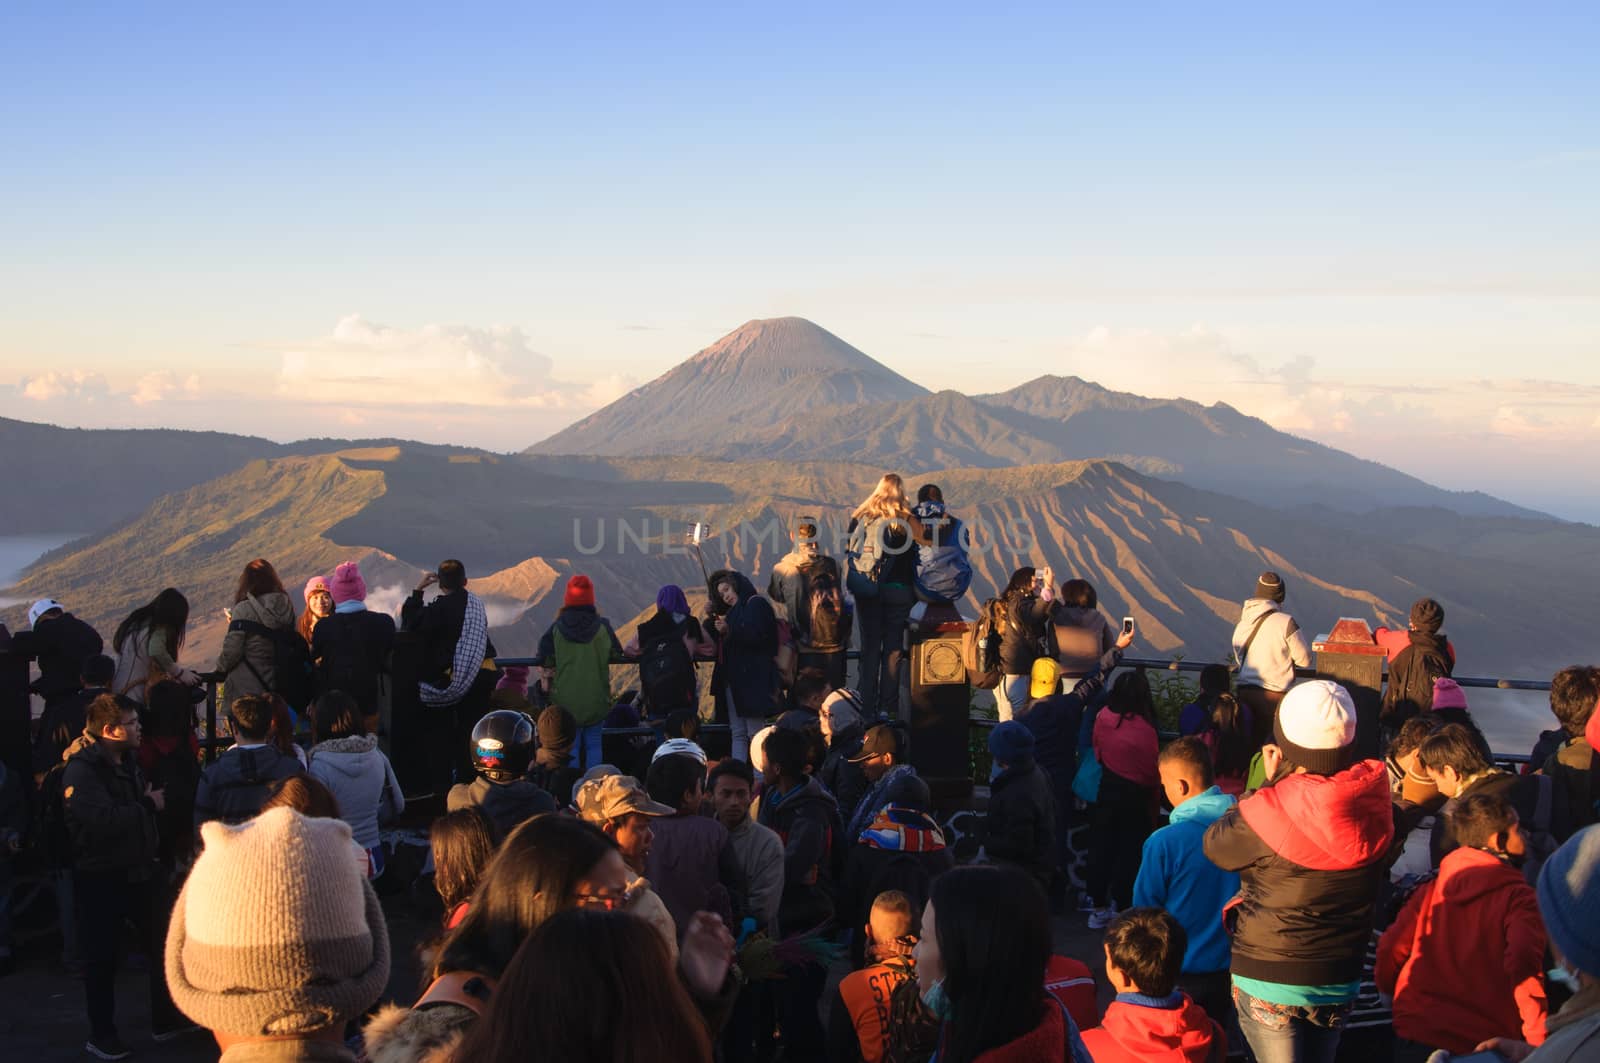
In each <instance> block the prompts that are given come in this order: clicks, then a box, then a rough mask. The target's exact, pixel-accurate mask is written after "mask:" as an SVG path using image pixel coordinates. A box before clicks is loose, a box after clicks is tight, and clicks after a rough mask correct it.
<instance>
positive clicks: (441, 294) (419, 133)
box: [0, 0, 1600, 523]
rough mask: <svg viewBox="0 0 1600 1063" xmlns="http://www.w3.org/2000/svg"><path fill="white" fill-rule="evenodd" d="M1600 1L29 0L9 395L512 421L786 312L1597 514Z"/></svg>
mask: <svg viewBox="0 0 1600 1063" xmlns="http://www.w3.org/2000/svg"><path fill="white" fill-rule="evenodd" d="M1597 46H1600V8H1597V7H1595V6H1594V5H1593V4H1560V3H1545V4H1538V5H1507V4H1500V3H1483V4H1478V3H1449V4H1426V3H1421V4H1406V5H1392V4H1390V5H1378V4H1359V3H1347V4H1337V5H1334V4H1328V5H1319V6H1318V7H1316V8H1312V7H1311V6H1310V5H1286V4H1261V5H1251V4H1244V3H1240V4H1226V5H1223V4H1193V3H1174V4H1160V3H1149V4H1139V5H1131V4H1128V5H1124V4H1101V5H1081V4H1051V5H1039V6H1025V5H1023V6H1013V5H972V4H961V5H941V4H933V3H916V4H912V3H897V2H890V3H880V4H872V5H863V4H852V5H840V4H826V3H810V4H806V5H790V6H788V7H773V6H769V5H735V4H724V5H696V4H690V3H681V4H648V5H643V4H641V5H632V4H621V3H616V4H606V5H583V6H581V9H580V6H579V5H561V6H553V5H537V4H517V5H494V4H475V3H462V4H454V5H437V4H427V5H423V4H415V5H408V4H401V3H381V4H360V3H346V4H339V5H323V4H315V5H313V4H295V3H280V4H272V5H216V4H204V5H202V4H190V5H186V4H181V3H161V4H155V3H102V4H95V3H84V4H74V5H61V4H53V3H43V2H40V3H33V2H26V0H22V2H18V0H13V2H11V3H7V4H5V5H3V6H0V99H3V100H4V103H3V104H0V416H8V417H18V418H24V419H27V420H36V421H49V422H53V423H57V424H67V425H81V426H91V427H98V426H113V425H115V426H126V425H134V426H166V427H183V428H215V429H222V430H229V431H237V432H246V433H253V434H260V435H265V436H269V437H272V438H276V439H293V438H300V437H306V436H351V437H356V436H367V437H372V436H401V437H407V438H416V439H424V440H428V441H436V442H451V443H460V444H472V445H479V446H485V447H489V448H492V449H497V450H515V449H520V448H522V447H524V446H527V445H528V444H531V443H533V442H535V441H537V440H538V439H541V438H543V437H544V436H546V435H549V434H550V433H551V432H553V431H555V430H557V429H559V428H560V427H562V426H564V425H565V424H568V423H570V422H571V421H573V420H576V419H577V418H579V417H581V416H583V415H584V414H586V413H588V412H590V411H592V410H594V409H596V408H598V407H599V406H600V405H603V404H604V403H606V402H608V401H610V400H611V399H613V398H615V397H617V396H619V395H621V394H622V393H624V392H625V391H626V390H628V389H629V388H631V387H633V386H636V385H638V384H640V383H643V382H645V381H648V380H650V379H653V378H654V377H656V376H658V375H660V374H661V373H663V372H665V371H666V370H668V369H669V368H671V367H672V366H673V365H674V364H676V363H677V362H679V361H682V360H683V359H684V358H687V357H689V356H690V355H692V354H693V353H694V352H695V351H697V350H699V349H701V348H703V347H705V346H707V345H709V344H711V343H712V342H714V341H715V340H716V339H717V338H718V337H719V336H721V335H723V334H724V333H726V332H728V331H730V330H732V329H733V328H735V327H737V326H738V325H740V324H741V323H743V322H744V321H747V320H749V319H752V318H762V317H776V316H783V315H799V316H803V317H807V318H809V319H811V320H813V321H815V322H817V323H818V324H820V325H822V326H823V327H825V328H827V329H829V330H830V331H832V332H835V333H836V334H838V335H839V336H841V337H843V338H844V339H846V340H848V341H849V342H851V343H852V344H854V345H855V346H857V347H859V348H861V349H862V350H864V351H865V352H867V353H868V354H870V355H872V356H873V357H875V358H877V359H878V360H880V361H882V362H884V363H886V364H888V365H889V366H891V367H893V368H894V369H896V370H897V371H899V372H901V373H903V374H904V375H906V376H908V377H910V378H912V379H914V380H916V381H917V382H919V383H921V384H924V385H925V386H928V387H930V388H954V389H957V390H963V391H967V392H969V393H980V392H986V391H994V390H1000V389H1002V388H1007V387H1011V386H1014V385H1016V384H1019V383H1022V382H1023V381H1026V380H1029V379H1032V378H1033V377H1036V376H1038V375H1040V374H1041V373H1046V372H1050V373H1075V374H1077V375H1079V376H1083V377H1085V378H1087V379H1091V380H1095V381H1097V382H1099V383H1102V384H1104V385H1106V386H1108V387H1113V388H1117V389H1120V390H1127V391H1134V392H1137V393H1140V394H1145V395H1152V396H1163V397H1172V396H1181V397H1185V398H1191V399H1195V400H1197V401H1202V402H1207V403H1209V402H1215V401H1225V402H1228V403H1230V404H1231V405H1233V406H1236V407H1237V408H1239V409H1241V410H1244V411H1245V412H1247V413H1251V414H1254V415H1257V416H1260V417H1262V418H1264V419H1266V420H1268V421H1269V422H1270V423H1272V424H1274V425H1276V426H1278V427H1280V428H1283V429H1285V430H1288V431H1292V432H1295V433H1296V434H1299V435H1303V436H1306V437H1309V438H1313V439H1317V440H1319V441H1322V442H1326V443H1330V444H1332V445H1334V446H1338V447H1341V448H1343V449H1346V450H1349V451H1351V452H1353V453H1356V454H1358V455H1360V456H1362V457H1368V458H1373V459H1376V460H1380V461H1383V462H1385V463H1386V464H1390V465H1393V466H1395V467H1397V468H1400V469H1403V470H1405V471H1407V472H1411V473H1414V474H1416V475H1420V476H1423V477H1424V478H1426V479H1429V480H1431V481H1433V482H1436V483H1439V484H1440V485H1442V486H1446V487H1452V488H1475V489H1481V490H1486V491H1490V492H1492V493H1494V494H1498V495H1500V496H1502V497H1505V498H1509V499H1511V500H1512V501H1516V502H1520V503H1523V504H1525V505H1531V506H1534V507H1536V508H1540V509H1544V510H1546V511H1548V512H1552V513H1556V514H1557V515H1559V516H1563V517H1567V518H1570V519H1584V520H1589V521H1593V522H1596V523H1600V197H1597V196H1596V195H1595V192H1594V190H1595V189H1596V188H1600V117H1597V116H1600V91H1597V90H1600V66H1597V64H1595V63H1594V61H1593V56H1594V55H1595V54H1596V51H1597Z"/></svg>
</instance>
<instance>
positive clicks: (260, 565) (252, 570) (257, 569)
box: [233, 557, 292, 605]
mask: <svg viewBox="0 0 1600 1063" xmlns="http://www.w3.org/2000/svg"><path fill="white" fill-rule="evenodd" d="M286 593H288V592H287V591H285V590H284V589H283V580H281V579H279V578H278V570H277V569H275V568H273V567H272V562H271V561H268V560H267V559H266V558H264V557H258V558H256V559H255V560H254V561H252V562H250V563H249V564H248V565H246V566H244V571H243V572H241V573H239V586H238V587H236V588H234V591H233V604H234V605H238V604H239V603H240V602H242V601H244V600H245V599H246V598H249V597H250V596H252V595H254V596H255V597H257V598H260V597H262V596H263V595H267V594H286ZM291 605H292V603H291Z"/></svg>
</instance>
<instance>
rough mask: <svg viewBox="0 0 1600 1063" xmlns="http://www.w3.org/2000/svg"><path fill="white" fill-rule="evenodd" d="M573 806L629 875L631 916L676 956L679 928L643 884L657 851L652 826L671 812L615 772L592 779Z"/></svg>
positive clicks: (634, 781) (646, 883) (582, 787)
mask: <svg viewBox="0 0 1600 1063" xmlns="http://www.w3.org/2000/svg"><path fill="white" fill-rule="evenodd" d="M573 804H574V805H576V806H577V809H578V815H579V816H580V817H582V818H583V819H584V821H586V822H588V823H591V824H593V825H594V826H596V827H598V828H600V830H601V832H602V833H604V834H605V836H606V837H608V838H610V839H611V841H612V842H613V843H614V844H615V845H616V847H617V852H618V853H619V854H620V855H621V857H622V862H623V865H624V866H625V867H626V869H627V877H626V884H627V891H628V895H629V899H630V904H629V908H630V910H631V911H632V912H633V913H634V914H635V915H637V916H639V917H640V918H641V919H644V920H647V921H648V922H649V923H650V924H651V925H652V926H654V927H655V928H656V931H657V932H658V933H660V935H661V939H662V940H663V941H665V942H666V943H667V947H668V948H669V949H671V950H672V952H673V954H674V955H676V954H677V948H678V931H679V929H680V928H679V927H678V925H677V922H676V921H675V920H674V919H673V918H672V913H671V912H668V911H667V906H666V904H665V903H663V902H662V900H661V897H660V896H659V895H658V894H657V893H656V891H655V890H654V889H653V888H652V884H651V882H650V880H649V879H647V878H645V872H646V871H647V870H648V869H649V866H650V850H651V849H652V848H653V847H654V846H655V840H656V832H655V824H656V821H657V820H659V819H661V818H663V817H665V816H670V815H672V814H673V812H674V811H675V809H673V808H671V807H670V806H668V805H663V804H661V803H660V802H658V801H652V800H651V799H650V795H649V794H648V793H647V792H646V791H645V788H644V786H643V785H642V784H641V783H640V782H639V780H638V779H635V778H633V777H632V776H630V775H619V774H617V771H616V769H615V768H612V769H611V770H610V771H609V773H607V774H592V777H591V778H589V779H587V780H586V781H584V782H583V783H582V784H581V785H580V786H579V787H578V795H577V798H576V799H575V800H574V801H573ZM684 929H687V928H684Z"/></svg>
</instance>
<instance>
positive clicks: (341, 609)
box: [307, 561, 395, 734]
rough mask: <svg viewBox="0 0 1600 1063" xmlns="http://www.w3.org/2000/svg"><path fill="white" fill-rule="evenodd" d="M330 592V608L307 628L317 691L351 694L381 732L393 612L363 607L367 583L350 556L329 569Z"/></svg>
mask: <svg viewBox="0 0 1600 1063" xmlns="http://www.w3.org/2000/svg"><path fill="white" fill-rule="evenodd" d="M328 592H329V597H330V598H331V599H332V601H333V613H332V614H331V615H330V616H326V617H323V618H322V619H321V620H319V621H318V622H317V626H316V628H315V629H314V630H313V631H312V632H311V659H312V661H313V662H314V664H315V667H316V688H317V693H318V694H326V693H329V692H331V691H335V690H337V691H340V692H341V693H344V694H348V695H350V696H351V697H352V698H355V700H356V704H357V705H358V706H359V707H360V709H361V715H362V718H363V720H364V722H365V726H366V728H367V732H368V733H369V734H379V733H381V732H382V731H383V728H382V727H381V726H380V722H381V720H382V718H383V710H384V708H385V707H386V703H387V701H388V693H389V683H388V676H389V672H390V655H391V654H392V652H393V650H394V636H395V630H394V617H392V616H390V615H389V614H388V613H378V612H372V611H369V610H368V609H367V604H366V597H367V583H366V580H364V579H362V578H361V566H360V565H358V564H357V563H356V562H354V561H345V562H343V563H341V564H340V565H339V566H338V567H337V568H335V569H334V570H333V576H332V577H330V578H329V580H328ZM309 611H310V610H307V612H309Z"/></svg>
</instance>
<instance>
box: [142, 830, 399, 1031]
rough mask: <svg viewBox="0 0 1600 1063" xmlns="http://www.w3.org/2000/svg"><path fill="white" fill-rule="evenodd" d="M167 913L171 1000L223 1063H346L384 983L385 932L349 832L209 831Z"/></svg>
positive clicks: (386, 966)
mask: <svg viewBox="0 0 1600 1063" xmlns="http://www.w3.org/2000/svg"><path fill="white" fill-rule="evenodd" d="M201 837H202V839H203V841H204V847H203V848H202V850H201V853H200V856H199V859H197V860H196V861H195V864H194V868H193V870H192V871H191V872H190V873H189V878H188V880H187V881H186V882H185V883H184V887H183V891H182V892H181V893H180V894H179V895H178V901H177V904H176V906H174V908H173V910H172V921H171V923H170V925H169V928H168V931H167V944H166V963H165V969H166V975H167V984H168V985H169V986H170V987H171V990H172V999H173V1001H174V1002H175V1003H176V1004H177V1006H178V1008H179V1009H180V1010H181V1011H182V1012H183V1013H184V1014H185V1015H187V1016H188V1017H189V1018H191V1019H193V1020H194V1021H195V1022H197V1023H199V1024H200V1025H201V1026H204V1027H205V1028H206V1029H208V1030H210V1031H211V1033H212V1035H213V1036H214V1037H216V1039H217V1045H218V1047H220V1048H221V1049H222V1061H223V1063H247V1061H256V1060H316V1061H329V1063H333V1061H341V1060H353V1059H354V1058H355V1057H354V1056H353V1055H352V1054H351V1053H350V1052H349V1051H348V1050H347V1049H346V1048H345V1046H344V1026H345V1023H347V1022H349V1021H350V1020H352V1019H356V1018H358V1017H360V1016H361V1015H362V1014H364V1013H365V1012H366V1010H367V1009H368V1008H370V1007H371V1006H372V1005H373V1004H375V1003H377V1001H378V998H379V996H381V995H382V993H383V990H384V987H385V985H387V984H388V981H389V931H388V927H387V926H386V924H385V923H384V919H383V909H382V908H381V907H380V906H379V905H378V897H377V894H376V893H374V892H373V889H372V885H371V883H369V882H367V881H366V879H365V878H364V877H363V875H362V873H361V866H360V865H359V864H358V863H357V862H356V861H355V860H353V859H352V858H351V856H352V853H353V852H354V850H355V842H354V841H353V840H352V838H351V835H350V827H349V825H348V824H346V823H345V822H344V821H342V820H337V819H313V818H309V817H307V816H302V815H301V814H300V813H298V812H296V811H294V810H293V809H289V808H273V809H269V810H267V811H266V812H263V813H262V814H261V815H259V816H257V817H256V818H255V819H252V820H248V821H246V822H244V823H241V824H238V825H237V826H229V825H227V824H223V823H216V822H213V823H207V824H206V825H205V827H204V828H203V829H202V830H201Z"/></svg>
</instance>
